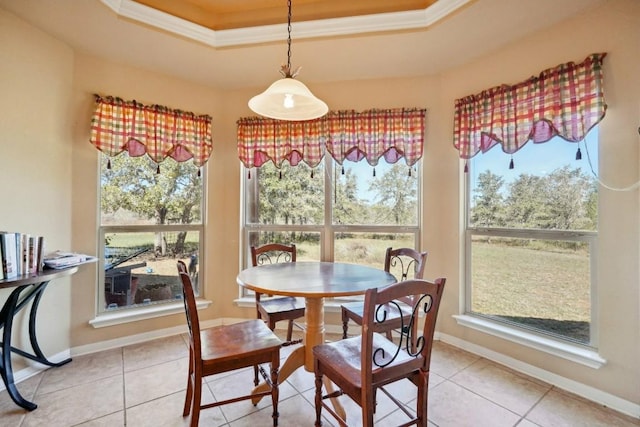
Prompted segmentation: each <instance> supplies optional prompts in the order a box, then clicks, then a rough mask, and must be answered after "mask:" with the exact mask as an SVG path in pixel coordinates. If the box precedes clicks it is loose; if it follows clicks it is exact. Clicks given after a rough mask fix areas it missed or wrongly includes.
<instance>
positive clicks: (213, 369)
mask: <svg viewBox="0 0 640 427" xmlns="http://www.w3.org/2000/svg"><path fill="white" fill-rule="evenodd" d="M178 274H179V276H180V279H181V281H182V291H183V301H184V307H185V313H186V316H187V325H188V326H189V376H188V379H187V392H186V396H185V401H184V409H183V412H182V415H183V416H184V417H186V416H188V415H189V414H191V422H190V426H191V427H195V426H197V425H198V421H199V419H200V410H201V409H207V408H212V407H216V406H220V405H226V404H229V403H234V402H238V401H241V400H249V399H255V397H256V396H267V395H270V396H271V403H272V405H273V412H272V418H273V425H274V426H277V425H278V397H279V390H278V370H279V368H280V348H281V346H282V341H281V340H280V339H279V338H278V337H277V336H276V335H275V334H274V333H273V331H271V330H270V329H269V328H268V327H267V326H266V325H265V324H264V322H262V321H261V320H258V319H255V320H248V321H243V322H240V323H234V324H231V325H223V326H216V327H213V328H208V329H203V330H201V329H200V323H199V319H198V310H197V307H196V299H195V294H194V291H193V284H192V282H191V276H190V275H189V272H188V270H187V266H186V265H185V263H184V262H182V261H178ZM267 363H269V364H270V372H269V373H268V372H266V371H265V369H264V368H262V367H260V373H261V374H262V377H263V378H264V380H265V382H266V383H267V384H269V386H270V387H269V389H268V390H266V391H264V392H259V393H255V394H251V393H248V394H247V395H244V396H239V397H234V398H231V399H226V400H218V401H216V402H213V403H208V404H202V402H201V397H202V381H203V378H204V377H207V376H211V375H216V374H220V373H223V372H230V371H235V370H239V369H244V368H247V367H250V366H256V365H257V364H267ZM247 383H249V382H248V381H247Z"/></svg>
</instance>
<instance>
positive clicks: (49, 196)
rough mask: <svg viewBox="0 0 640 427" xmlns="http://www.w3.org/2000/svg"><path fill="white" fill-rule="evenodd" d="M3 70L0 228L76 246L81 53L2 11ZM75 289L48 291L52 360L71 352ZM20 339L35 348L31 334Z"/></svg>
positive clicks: (43, 313) (47, 342) (67, 285)
mask: <svg viewBox="0 0 640 427" xmlns="http://www.w3.org/2000/svg"><path fill="white" fill-rule="evenodd" d="M0 64H2V65H1V66H0V181H1V182H2V185H1V186H0V199H2V200H3V203H2V209H1V211H0V230H5V231H17V232H22V233H29V234H33V235H41V236H45V237H46V244H47V247H48V248H50V249H57V248H62V249H64V248H68V247H69V244H70V242H71V215H72V212H71V204H70V203H69V202H70V200H71V156H72V147H71V145H70V141H71V126H70V120H69V107H70V100H71V84H72V78H73V51H72V50H71V49H69V48H68V47H67V46H65V45H63V44H62V43H60V42H58V41H56V40H55V39H52V38H51V37H49V36H47V35H45V34H44V33H42V32H40V31H38V30H35V29H34V28H33V27H30V26H28V25H27V24H24V23H23V22H22V21H19V20H17V19H15V18H14V17H13V16H12V15H9V14H6V13H4V12H3V11H2V10H0ZM75 288H76V285H74V286H71V282H70V280H69V279H59V280H56V281H54V282H51V285H50V286H49V289H48V290H47V292H45V293H44V296H43V299H42V302H41V304H40V310H39V316H38V319H37V326H38V332H39V333H40V344H41V347H42V348H43V350H45V351H46V352H47V354H49V355H55V354H57V353H60V352H63V351H67V350H68V349H69V346H70V339H69V323H70V317H71V305H70V303H71V301H70V299H71V297H70V295H71V292H72V290H75ZM8 292H9V291H8V290H3V291H2V293H0V299H1V300H4V299H5V298H6V297H7V296H8ZM21 319H22V320H20V321H19V323H18V324H17V325H14V332H17V331H19V330H20V329H21V328H23V327H24V326H25V325H26V324H27V321H28V317H26V316H25V317H24V318H21ZM14 337H15V342H16V343H18V344H26V348H30V347H29V344H28V342H29V341H28V337H25V335H24V334H22V335H21V334H19V333H17V334H14Z"/></svg>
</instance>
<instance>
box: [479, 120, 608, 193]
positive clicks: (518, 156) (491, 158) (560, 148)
mask: <svg viewBox="0 0 640 427" xmlns="http://www.w3.org/2000/svg"><path fill="white" fill-rule="evenodd" d="M578 146H579V147H580V151H581V153H582V160H576V152H577V150H578ZM587 152H588V155H587ZM511 158H512V156H511V155H510V154H507V153H505V152H503V151H502V147H501V146H500V145H496V146H494V147H493V148H491V149H490V150H489V151H488V152H486V153H479V154H477V155H476V156H475V157H473V158H472V159H471V160H470V163H469V164H470V171H471V173H473V176H472V177H471V178H472V181H474V179H475V178H476V177H477V174H479V173H482V172H484V171H485V170H487V169H490V170H491V171H492V172H493V173H495V174H497V175H502V176H503V177H504V181H505V183H509V182H511V181H513V180H514V179H516V178H517V177H518V176H520V174H532V175H538V176H541V175H547V174H549V173H551V172H553V171H554V170H556V169H558V168H561V167H563V166H565V165H569V166H570V167H571V168H580V169H582V171H583V172H584V173H585V174H586V175H588V176H593V173H592V171H591V167H593V172H595V173H596V174H597V173H598V134H597V132H594V131H592V132H589V134H588V135H587V137H586V138H585V139H584V141H580V143H579V144H578V143H575V142H567V141H565V140H564V139H562V138H558V137H556V138H553V139H551V140H550V141H548V142H544V143H539V144H534V143H533V142H528V143H527V144H525V146H524V147H523V148H521V149H520V150H518V151H517V152H516V153H514V154H513V163H514V168H513V169H509V161H510V160H511ZM589 158H590V159H591V163H590V162H589ZM472 186H473V187H475V185H474V184H473V183H472Z"/></svg>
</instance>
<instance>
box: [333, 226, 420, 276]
mask: <svg viewBox="0 0 640 427" xmlns="http://www.w3.org/2000/svg"><path fill="white" fill-rule="evenodd" d="M388 247H394V248H400V247H408V248H415V247H416V242H415V235H414V234H396V233H336V237H335V261H336V262H348V263H351V264H362V265H368V266H371V267H375V268H383V267H384V257H385V253H386V251H387V248H388Z"/></svg>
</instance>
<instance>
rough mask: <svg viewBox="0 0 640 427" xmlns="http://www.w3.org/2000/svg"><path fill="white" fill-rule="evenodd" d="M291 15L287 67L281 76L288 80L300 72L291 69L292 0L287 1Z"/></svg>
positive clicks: (288, 27)
mask: <svg viewBox="0 0 640 427" xmlns="http://www.w3.org/2000/svg"><path fill="white" fill-rule="evenodd" d="M287 7H288V8H289V14H288V15H287V34H288V36H287V65H284V64H283V65H282V66H281V69H280V74H282V75H283V76H285V77H288V78H294V77H295V76H296V75H298V72H300V67H298V68H297V69H296V70H295V71H294V70H292V69H291V0H287Z"/></svg>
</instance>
